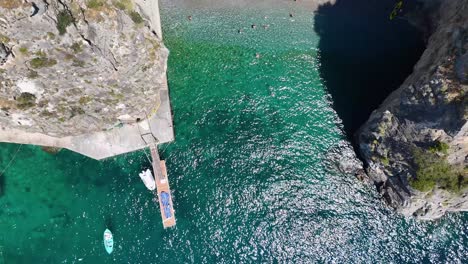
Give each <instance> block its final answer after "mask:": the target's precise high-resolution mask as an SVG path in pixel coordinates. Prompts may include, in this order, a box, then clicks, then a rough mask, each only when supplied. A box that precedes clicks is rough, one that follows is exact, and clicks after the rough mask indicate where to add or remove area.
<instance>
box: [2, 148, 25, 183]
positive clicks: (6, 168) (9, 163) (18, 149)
mask: <svg viewBox="0 0 468 264" xmlns="http://www.w3.org/2000/svg"><path fill="white" fill-rule="evenodd" d="M22 146H23V144H20V145H19V147H18V148H17V149H16V152H15V154H14V155H13V157H12V158H11V160H10V162H8V165H7V166H6V167H5V168H4V169H3V171H2V172H1V173H0V176H2V175H3V173H5V171H6V170H8V168H9V167H10V165H11V163H12V162H13V160H15V158H16V155H18V152H19V151H20V149H21V147H22Z"/></svg>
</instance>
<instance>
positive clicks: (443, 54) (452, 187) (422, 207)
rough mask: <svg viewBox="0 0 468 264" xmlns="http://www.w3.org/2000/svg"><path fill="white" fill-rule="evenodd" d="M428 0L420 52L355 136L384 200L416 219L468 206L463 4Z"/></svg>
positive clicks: (467, 55) (467, 19)
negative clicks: (426, 34) (427, 31)
mask: <svg viewBox="0 0 468 264" xmlns="http://www.w3.org/2000/svg"><path fill="white" fill-rule="evenodd" d="M429 3H430V4H431V8H432V11H431V12H430V15H429V17H430V19H429V20H430V21H432V23H433V25H432V26H431V28H432V32H431V33H432V34H431V35H430V37H429V39H428V42H427V43H428V44H427V49H426V50H425V52H424V53H423V55H422V57H421V59H420V60H419V62H418V63H417V64H416V66H415V67H414V71H413V73H412V74H411V75H410V76H409V77H408V78H407V79H406V80H405V82H404V83H403V84H402V85H401V87H400V88H399V89H397V90H396V91H394V92H393V93H392V94H391V95H390V96H389V97H388V98H387V99H386V100H385V101H384V102H383V103H382V104H381V106H380V107H379V109H377V110H375V111H374V112H373V113H372V114H371V116H370V118H369V120H368V121H367V122H366V123H365V124H364V125H363V126H362V127H361V129H360V130H359V131H358V132H357V134H356V136H357V140H358V144H359V150H360V153H361V157H362V158H363V160H364V162H365V163H366V165H367V174H368V176H369V178H370V180H371V181H373V182H374V183H375V184H376V186H377V188H378V190H379V191H380V193H381V194H382V196H383V197H384V198H385V200H386V201H387V202H388V203H389V204H390V205H391V206H392V207H394V208H395V209H397V210H398V211H400V212H402V213H403V214H404V215H408V216H410V215H411V216H415V217H418V218H421V219H436V218H438V217H441V216H442V215H443V214H444V213H445V212H447V211H468V190H467V186H468V175H467V174H468V169H467V165H468V122H467V119H468V97H467V92H468V1H466V0H454V1H426V4H429Z"/></svg>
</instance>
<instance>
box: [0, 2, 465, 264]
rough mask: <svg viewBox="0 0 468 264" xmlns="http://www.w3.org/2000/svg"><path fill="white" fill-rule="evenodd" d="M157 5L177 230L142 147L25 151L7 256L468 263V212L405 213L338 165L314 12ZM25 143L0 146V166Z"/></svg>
mask: <svg viewBox="0 0 468 264" xmlns="http://www.w3.org/2000/svg"><path fill="white" fill-rule="evenodd" d="M291 10H293V12H294V17H293V18H290V17H289V12H291ZM188 15H192V16H193V20H192V21H191V22H190V21H188V20H187V19H186V17H187V16H188ZM162 16H163V18H164V23H165V26H164V36H165V42H166V45H167V46H168V47H169V49H170V50H171V54H170V59H169V65H168V77H169V85H170V88H171V99H172V106H173V111H174V122H175V128H176V141H175V142H174V143H172V144H168V145H164V146H162V147H161V148H160V149H161V156H162V157H163V158H165V159H166V161H167V166H168V173H169V180H170V182H171V188H172V189H173V196H174V197H173V199H174V207H175V209H176V217H177V226H176V227H175V228H173V229H167V230H164V229H163V228H162V223H161V219H160V214H159V208H158V205H157V204H156V203H155V201H154V197H153V195H152V194H151V193H150V192H149V191H147V190H146V189H145V187H144V185H143V183H142V182H141V180H140V179H139V177H138V176H137V174H138V172H139V171H140V170H141V169H143V168H146V167H148V166H149V165H150V164H149V162H148V161H147V158H146V155H145V154H144V153H143V152H137V153H132V154H128V155H124V156H121V157H116V158H113V159H109V160H106V161H102V162H98V161H94V160H90V159H88V158H85V157H82V156H80V155H78V154H75V153H71V152H69V151H62V152H60V153H58V154H56V155H51V154H48V153H45V152H43V151H41V150H40V148H37V147H31V146H23V147H22V148H21V149H20V150H19V152H18V155H17V158H16V159H15V160H14V162H13V163H12V166H11V167H10V168H9V169H8V170H7V171H6V173H5V174H4V179H5V188H4V195H3V196H2V197H0V230H1V233H0V247H1V249H0V251H1V257H0V263H2V260H3V262H4V263H32V262H33V261H34V262H36V263H252V262H256V263H260V262H267V263H311V262H332V261H334V262H345V263H353V262H355V263H362V262H364V263H375V262H385V263H387V262H395V263H399V262H414V263H419V262H434V263H438V262H452V263H453V262H455V263H456V262H462V260H466V259H467V257H468V256H467V255H468V249H467V244H468V230H467V227H468V224H467V223H468V215H467V214H451V215H449V216H447V217H444V218H443V219H442V220H440V221H436V222H433V223H427V222H422V223H421V222H415V221H413V220H411V219H404V218H402V217H400V216H398V215H396V214H394V213H393V212H392V211H391V210H388V209H387V208H386V206H385V205H384V204H383V203H382V202H381V201H380V200H379V199H378V196H377V194H376V192H375V190H374V188H372V187H369V186H366V185H364V184H363V183H361V182H359V181H358V180H356V179H355V178H354V176H353V175H348V174H345V173H342V172H340V171H339V170H338V169H337V166H336V164H338V163H340V162H342V161H343V160H344V159H345V157H346V160H347V161H348V160H349V159H352V156H353V155H352V150H351V147H349V144H348V143H347V142H346V137H345V135H344V132H343V129H342V124H341V121H340V120H339V118H338V116H337V114H336V112H335V111H334V110H333V108H332V101H331V97H330V95H329V94H328V92H327V90H326V87H324V85H323V82H322V79H321V78H320V76H319V70H318V68H319V60H318V54H319V50H318V49H317V45H318V43H319V40H320V39H319V37H318V35H317V34H315V32H314V28H313V15H312V12H311V10H309V9H306V8H302V7H300V6H292V5H290V4H289V3H284V4H278V5H275V6H271V7H265V6H261V7H253V6H252V7H248V8H247V7H244V8H243V9H240V8H238V7H236V6H230V7H229V8H222V7H221V8H220V7H216V8H202V7H200V6H195V7H194V6H180V5H175V4H171V3H170V1H163V13H162ZM252 23H255V24H257V28H256V29H252V28H250V25H251V24H252ZM263 24H269V25H270V26H269V28H268V29H264V28H263V27H262V25H263ZM240 28H243V33H241V34H239V33H238V30H239V29H240ZM257 53H259V55H260V58H256V54H257ZM17 148H18V146H17V145H10V144H3V145H2V148H1V149H0V151H1V153H0V158H1V160H0V161H1V163H0V165H1V167H0V168H4V167H5V166H6V165H7V163H8V162H9V160H10V158H11V157H12V156H13V155H14V154H15V152H16V150H17ZM350 156H351V158H350ZM106 227H108V228H109V229H111V230H112V231H113V233H114V241H115V250H114V253H113V254H112V255H107V253H106V252H105V250H104V246H103V244H102V233H103V231H104V229H105V228H106Z"/></svg>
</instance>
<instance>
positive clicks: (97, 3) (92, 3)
mask: <svg viewBox="0 0 468 264" xmlns="http://www.w3.org/2000/svg"><path fill="white" fill-rule="evenodd" d="M104 4H105V1H103V0H89V1H88V2H86V6H87V7H88V8H91V9H99V8H101V7H103V6H104Z"/></svg>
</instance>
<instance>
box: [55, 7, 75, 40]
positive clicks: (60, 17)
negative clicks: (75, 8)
mask: <svg viewBox="0 0 468 264" xmlns="http://www.w3.org/2000/svg"><path fill="white" fill-rule="evenodd" d="M73 22H74V19H73V17H72V15H71V14H70V13H69V12H68V11H67V10H63V11H60V12H59V13H58V14H57V29H58V32H59V34H60V35H63V34H65V33H66V32H67V27H68V26H69V25H71V24H72V23H73Z"/></svg>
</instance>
